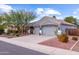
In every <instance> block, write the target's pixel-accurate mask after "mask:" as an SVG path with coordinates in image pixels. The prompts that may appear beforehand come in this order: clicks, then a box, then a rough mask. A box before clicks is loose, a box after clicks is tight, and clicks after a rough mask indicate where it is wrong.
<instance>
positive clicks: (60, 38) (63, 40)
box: [57, 34, 68, 42]
mask: <svg viewBox="0 0 79 59" xmlns="http://www.w3.org/2000/svg"><path fill="white" fill-rule="evenodd" d="M57 37H58V40H59V41H61V42H68V36H67V35H65V34H62V35H58V36H57Z"/></svg>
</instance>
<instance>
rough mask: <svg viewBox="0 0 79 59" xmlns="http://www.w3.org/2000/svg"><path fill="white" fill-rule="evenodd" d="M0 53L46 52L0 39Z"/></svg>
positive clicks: (33, 53)
mask: <svg viewBox="0 0 79 59" xmlns="http://www.w3.org/2000/svg"><path fill="white" fill-rule="evenodd" d="M0 55H46V54H44V53H41V52H38V51H34V50H31V49H28V48H24V47H20V46H16V45H13V44H10V43H6V42H3V41H0Z"/></svg>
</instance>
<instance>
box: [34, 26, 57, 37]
mask: <svg viewBox="0 0 79 59" xmlns="http://www.w3.org/2000/svg"><path fill="white" fill-rule="evenodd" d="M56 29H57V27H55V26H45V27H42V32H43V35H46V36H54V35H55V32H56ZM39 31H40V28H39V27H37V28H35V30H34V33H35V34H36V35H39Z"/></svg>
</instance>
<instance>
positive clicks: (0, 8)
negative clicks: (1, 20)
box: [0, 4, 13, 12]
mask: <svg viewBox="0 0 79 59" xmlns="http://www.w3.org/2000/svg"><path fill="white" fill-rule="evenodd" d="M12 9H13V8H12V7H11V6H9V5H5V4H1V5H0V11H1V12H9V11H10V10H12Z"/></svg>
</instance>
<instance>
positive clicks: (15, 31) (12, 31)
mask: <svg viewBox="0 0 79 59" xmlns="http://www.w3.org/2000/svg"><path fill="white" fill-rule="evenodd" d="M8 33H15V34H16V33H18V31H17V30H8Z"/></svg>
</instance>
